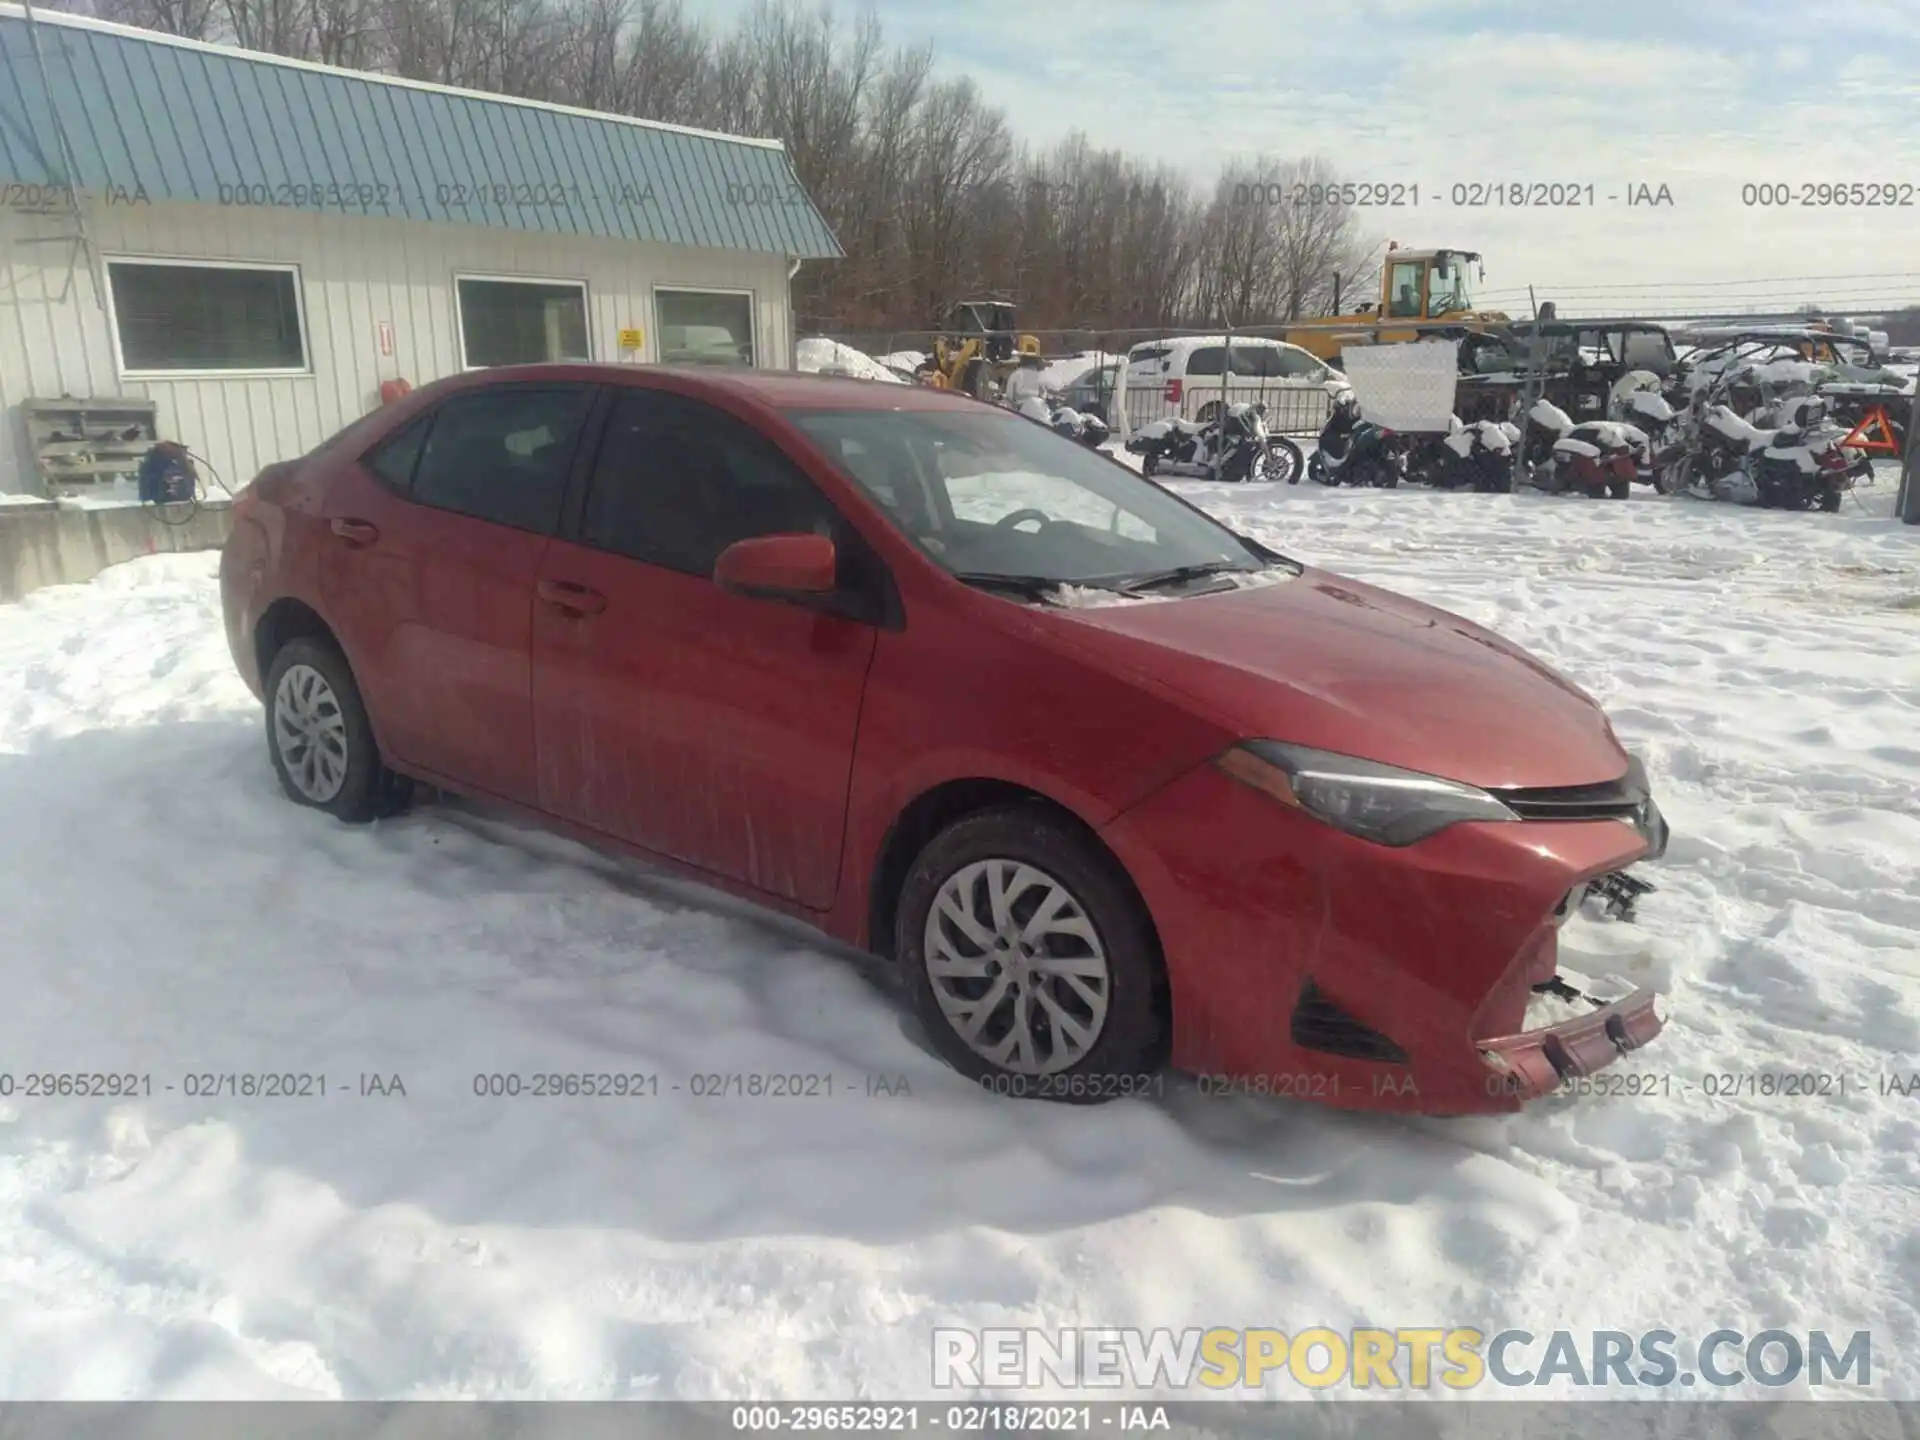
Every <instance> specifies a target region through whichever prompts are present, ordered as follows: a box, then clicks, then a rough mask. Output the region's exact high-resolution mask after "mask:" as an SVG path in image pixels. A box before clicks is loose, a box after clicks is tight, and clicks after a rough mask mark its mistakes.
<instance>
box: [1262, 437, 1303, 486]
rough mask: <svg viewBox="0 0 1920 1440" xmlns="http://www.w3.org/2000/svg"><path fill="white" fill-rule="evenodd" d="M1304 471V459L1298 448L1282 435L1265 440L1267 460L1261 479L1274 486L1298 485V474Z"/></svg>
mask: <svg viewBox="0 0 1920 1440" xmlns="http://www.w3.org/2000/svg"><path fill="white" fill-rule="evenodd" d="M1304 469H1306V459H1305V457H1304V456H1303V455H1302V454H1301V453H1300V447H1299V446H1298V445H1296V444H1294V443H1293V441H1291V440H1289V439H1287V437H1286V436H1284V435H1274V436H1270V437H1269V438H1268V440H1267V459H1266V465H1265V469H1264V473H1263V474H1262V475H1261V477H1260V478H1261V479H1263V480H1269V481H1271V482H1272V483H1274V484H1275V485H1282V484H1285V485H1298V484H1299V483H1300V472H1301V471H1302V470H1304Z"/></svg>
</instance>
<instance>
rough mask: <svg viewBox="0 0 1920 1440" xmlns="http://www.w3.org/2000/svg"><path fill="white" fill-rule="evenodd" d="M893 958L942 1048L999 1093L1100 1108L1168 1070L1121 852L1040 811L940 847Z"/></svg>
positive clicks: (911, 882)
mask: <svg viewBox="0 0 1920 1440" xmlns="http://www.w3.org/2000/svg"><path fill="white" fill-rule="evenodd" d="M894 953H895V954H897V955H898V956H899V957H900V964H901V967H902V971H903V975H904V978H905V981H906V985H907V989H908V991H909V992H910V993H911V995H912V997H913V1001H914V1006H915V1008H916V1010H917V1011H918V1012H919V1016H920V1020H921V1023H922V1024H924V1025H925V1026H926V1028H927V1033H928V1036H929V1038H930V1039H931V1040H932V1042H933V1044H934V1047H935V1048H936V1049H938V1050H939V1052H940V1054H941V1055H942V1056H943V1057H944V1058H945V1059H946V1061H947V1062H948V1063H949V1064H950V1065H952V1066H953V1067H954V1068H955V1069H956V1070H958V1071H960V1073H961V1074H963V1075H966V1076H968V1077H969V1078H971V1079H974V1080H977V1081H979V1082H980V1083H981V1084H982V1085H983V1086H985V1087H986V1088H988V1089H991V1090H994V1091H996V1092H998V1093H1001V1094H1010V1095H1021V1096H1027V1097H1031V1098H1037V1099H1052V1100H1064V1101H1068V1102H1072V1103H1077V1104H1089V1103H1094V1102H1098V1101H1101V1100H1110V1099H1114V1098H1117V1097H1118V1096H1121V1095H1126V1094H1131V1093H1136V1092H1137V1091H1139V1090H1140V1089H1142V1088H1144V1081H1145V1080H1146V1078H1147V1077H1149V1076H1151V1075H1152V1074H1153V1073H1154V1072H1155V1071H1156V1070H1158V1069H1159V1068H1160V1066H1161V1064H1162V1063H1164V1058H1165V1057H1164V1043H1165V1037H1166V1022H1165V1006H1164V1001H1163V999H1162V996H1163V993H1164V987H1163V984H1162V973H1161V967H1160V955H1159V947H1158V945H1157V944H1156V943H1155V941H1154V937H1153V929H1152V925H1151V924H1150V922H1149V921H1148V919H1147V915H1146V911H1145V909H1144V907H1143V906H1142V905H1141V903H1140V900H1139V897H1138V896H1136V895H1135V894H1134V892H1133V888H1132V886H1131V885H1129V884H1128V883H1127V880H1126V877H1125V875H1124V874H1123V873H1122V872H1121V871H1120V869H1119V867H1118V865H1117V864H1116V863H1115V862H1114V861H1113V860H1112V858H1111V857H1110V856H1108V855H1107V854H1106V853H1105V852H1104V851H1102V850H1101V849H1100V848H1099V847H1098V846H1096V845H1095V844H1093V843H1092V842H1091V841H1090V840H1088V839H1086V838H1085V837H1084V836H1082V835H1081V834H1079V833H1077V832H1076V831H1074V830H1072V829H1070V828H1069V827H1068V826H1067V825H1066V824H1064V823H1063V822H1062V821H1060V820H1058V819H1056V818H1054V816H1052V815H1051V814H1049V813H1048V812H1047V811H1046V810H1044V809H1042V808H1040V807H1038V806H1025V805H1022V806H1007V807H1003V808H1000V809H995V810H988V811H983V812H982V813H980V814H978V815H972V816H968V817H967V818H965V819H963V820H959V821H957V822H955V823H954V824H953V825H951V826H949V827H948V828H947V829H946V830H944V831H942V832H941V833H940V834H939V835H937V836H935V837H934V839H933V840H932V841H931V842H929V844H928V845H927V847H926V848H925V849H924V850H922V851H921V852H920V856H919V858H918V859H917V860H916V861H915V862H914V865H913V869H912V870H911V871H910V872H908V875H907V878H906V881H905V883H904V885H903V886H902V887H901V893H900V906H899V919H898V921H897V924H896V929H895V940H894Z"/></svg>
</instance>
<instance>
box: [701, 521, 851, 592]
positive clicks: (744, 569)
mask: <svg viewBox="0 0 1920 1440" xmlns="http://www.w3.org/2000/svg"><path fill="white" fill-rule="evenodd" d="M713 583H714V584H716V585H718V586H719V587H720V588H721V589H722V590H731V591H732V592H733V593H735V594H736V595H750V596H753V597H755V598H757V599H763V600H797V601H811V600H820V599H824V598H826V597H827V596H829V595H832V594H833V593H834V590H835V589H836V587H837V586H838V584H839V564H838V559H837V557H836V556H835V554H834V549H833V541H832V540H830V539H828V538H827V537H826V536H825V535H808V534H793V535H756V536H754V537H753V538H752V539H748V540H736V541H734V543H733V544H731V545H729V546H728V547H727V548H726V549H724V550H722V551H721V552H720V558H719V559H718V560H716V561H714V562H713Z"/></svg>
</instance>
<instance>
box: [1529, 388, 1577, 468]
mask: <svg viewBox="0 0 1920 1440" xmlns="http://www.w3.org/2000/svg"><path fill="white" fill-rule="evenodd" d="M1572 433H1573V417H1572V416H1571V415H1569V414H1567V412H1566V411H1564V410H1562V409H1561V408H1560V407H1559V406H1558V405H1556V404H1554V403H1553V402H1552V401H1551V400H1546V399H1541V400H1536V401H1534V402H1533V406H1532V408H1530V409H1529V410H1528V411H1527V417H1526V423H1525V425H1524V427H1523V428H1522V430H1521V432H1520V458H1521V459H1522V461H1524V462H1525V464H1526V467H1527V471H1528V473H1529V474H1537V473H1539V472H1540V471H1542V470H1545V469H1547V468H1549V467H1550V466H1551V465H1552V464H1553V447H1554V446H1555V445H1557V444H1559V443H1560V441H1561V440H1563V439H1565V438H1566V437H1567V436H1568V435H1570V434H1572Z"/></svg>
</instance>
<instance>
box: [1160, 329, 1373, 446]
mask: <svg viewBox="0 0 1920 1440" xmlns="http://www.w3.org/2000/svg"><path fill="white" fill-rule="evenodd" d="M1229 354H1231V356H1232V370H1233V373H1232V374H1231V375H1230V376H1225V377H1223V376H1222V374H1221V371H1222V370H1223V369H1224V368H1226V366H1227V359H1228V356H1229ZM1339 378H1340V372H1339V371H1337V370H1335V369H1334V368H1333V367H1332V366H1331V365H1329V364H1327V362H1326V361H1324V360H1322V359H1321V358H1320V357H1319V356H1317V355H1315V354H1314V353H1313V352H1312V351H1310V350H1303V349H1301V347H1300V346H1298V345H1289V344H1288V343H1287V342H1286V341H1284V340H1268V339H1264V338H1262V337H1260V336H1255V335H1236V336H1234V337H1233V344H1232V346H1231V349H1229V347H1228V344H1227V337H1226V336H1225V335H1180V336H1175V337H1172V338H1169V339H1166V340H1146V341H1142V342H1141V343H1140V344H1138V345H1135V346H1134V347H1133V348H1132V349H1131V350H1129V351H1127V421H1128V423H1129V425H1130V426H1134V427H1138V426H1141V425H1145V424H1147V423H1148V422H1149V421H1152V420H1164V419H1166V418H1167V417H1168V416H1170V415H1178V416H1180V417H1181V418H1182V419H1186V420H1202V421H1204V420H1209V419H1211V418H1212V417H1213V414H1214V412H1215V411H1216V410H1217V409H1218V408H1219V405H1220V396H1221V392H1222V389H1223V388H1224V389H1225V392H1226V396H1227V403H1229V404H1234V405H1237V404H1240V403H1241V402H1243V401H1245V402H1249V403H1253V402H1258V403H1261V404H1264V405H1265V406H1266V407H1267V423H1268V425H1269V427H1270V428H1272V429H1275V430H1279V431H1283V432H1293V433H1296V434H1301V433H1318V431H1319V429H1320V426H1321V425H1322V424H1323V423H1324V422H1325V420H1326V418H1327V406H1328V404H1329V402H1328V399H1327V391H1326V383H1327V381H1329V380H1337V379H1339Z"/></svg>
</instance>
